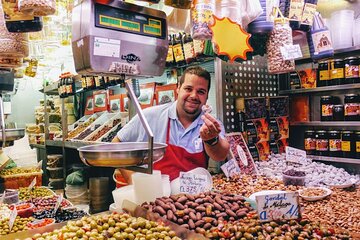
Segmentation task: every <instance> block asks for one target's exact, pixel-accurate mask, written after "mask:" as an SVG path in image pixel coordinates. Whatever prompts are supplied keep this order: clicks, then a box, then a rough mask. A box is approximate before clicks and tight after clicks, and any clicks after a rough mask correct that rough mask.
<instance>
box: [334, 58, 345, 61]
mask: <svg viewBox="0 0 360 240" xmlns="http://www.w3.org/2000/svg"><path fill="white" fill-rule="evenodd" d="M333 61H334V62H342V61H344V59H341V58H337V59H334V60H333Z"/></svg>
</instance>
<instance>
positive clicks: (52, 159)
mask: <svg viewBox="0 0 360 240" xmlns="http://www.w3.org/2000/svg"><path fill="white" fill-rule="evenodd" d="M62 160H63V155H61V154H51V155H48V156H47V163H46V164H47V166H48V167H49V168H56V167H62V166H63V161H62Z"/></svg>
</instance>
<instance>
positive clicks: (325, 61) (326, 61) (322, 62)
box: [319, 60, 329, 64]
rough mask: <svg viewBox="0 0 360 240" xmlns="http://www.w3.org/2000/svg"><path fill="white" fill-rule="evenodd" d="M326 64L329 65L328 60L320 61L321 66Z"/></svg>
mask: <svg viewBox="0 0 360 240" xmlns="http://www.w3.org/2000/svg"><path fill="white" fill-rule="evenodd" d="M324 63H326V64H328V63H329V61H328V60H322V61H319V64H324Z"/></svg>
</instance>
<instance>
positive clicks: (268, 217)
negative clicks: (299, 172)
mask: <svg viewBox="0 0 360 240" xmlns="http://www.w3.org/2000/svg"><path fill="white" fill-rule="evenodd" d="M256 203H257V206H258V209H257V210H258V214H259V217H260V221H261V222H270V221H272V220H279V219H298V218H300V217H301V214H300V204H299V194H298V193H297V192H286V193H277V194H268V195H261V196H256Z"/></svg>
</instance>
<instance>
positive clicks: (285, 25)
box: [266, 19, 295, 73]
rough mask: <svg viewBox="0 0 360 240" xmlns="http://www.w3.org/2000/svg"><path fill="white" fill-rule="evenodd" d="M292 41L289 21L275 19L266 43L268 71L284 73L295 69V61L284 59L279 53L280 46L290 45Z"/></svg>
mask: <svg viewBox="0 0 360 240" xmlns="http://www.w3.org/2000/svg"><path fill="white" fill-rule="evenodd" d="M292 41H293V40H292V33H291V28H290V26H289V22H288V21H286V20H285V19H275V25H274V29H273V31H272V32H271V34H270V37H269V39H268V42H267V44H266V46H267V61H268V71H269V73H286V72H291V71H294V70H295V61H294V60H284V59H283V56H282V54H281V47H283V46H284V45H291V44H292Z"/></svg>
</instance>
